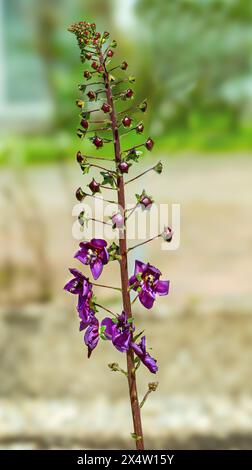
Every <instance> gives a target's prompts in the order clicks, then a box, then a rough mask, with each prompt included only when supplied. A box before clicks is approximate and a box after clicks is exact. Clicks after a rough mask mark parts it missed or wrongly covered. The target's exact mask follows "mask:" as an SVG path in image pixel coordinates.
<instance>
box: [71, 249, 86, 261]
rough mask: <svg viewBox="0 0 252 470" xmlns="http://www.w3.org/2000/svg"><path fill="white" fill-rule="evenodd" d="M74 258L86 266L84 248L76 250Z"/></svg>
mask: <svg viewBox="0 0 252 470" xmlns="http://www.w3.org/2000/svg"><path fill="white" fill-rule="evenodd" d="M74 258H76V259H78V260H79V261H80V262H81V263H83V264H88V259H87V249H86V247H85V248H84V247H83V248H81V249H80V250H78V251H77V253H75V255H74Z"/></svg>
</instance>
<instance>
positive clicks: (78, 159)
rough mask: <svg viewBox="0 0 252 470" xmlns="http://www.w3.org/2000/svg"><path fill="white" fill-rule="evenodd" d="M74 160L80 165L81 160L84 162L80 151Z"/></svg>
mask: <svg viewBox="0 0 252 470" xmlns="http://www.w3.org/2000/svg"><path fill="white" fill-rule="evenodd" d="M76 160H77V162H78V163H82V162H83V160H84V158H83V156H82V154H81V152H80V151H78V152H77V154H76Z"/></svg>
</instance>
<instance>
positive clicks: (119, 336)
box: [101, 312, 133, 352]
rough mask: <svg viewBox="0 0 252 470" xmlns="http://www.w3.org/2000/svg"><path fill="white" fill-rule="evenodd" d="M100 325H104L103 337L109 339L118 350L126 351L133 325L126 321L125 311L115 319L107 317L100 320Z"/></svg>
mask: <svg viewBox="0 0 252 470" xmlns="http://www.w3.org/2000/svg"><path fill="white" fill-rule="evenodd" d="M102 327H105V329H104V330H103V334H104V336H105V338H106V339H108V340H111V341H112V343H113V345H114V346H115V347H116V349H118V351H120V352H126V351H128V349H129V347H130V341H131V333H132V331H133V327H131V325H130V323H128V320H127V317H126V314H125V312H122V313H121V315H119V316H118V317H117V319H115V321H113V320H112V319H111V318H109V317H106V318H104V320H102V322H101V328H102Z"/></svg>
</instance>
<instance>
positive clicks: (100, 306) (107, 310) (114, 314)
mask: <svg viewBox="0 0 252 470" xmlns="http://www.w3.org/2000/svg"><path fill="white" fill-rule="evenodd" d="M95 305H96V307H99V308H102V309H103V310H105V312H108V313H110V314H111V315H113V316H114V317H116V318H117V315H116V313H114V312H112V310H109V308H106V307H104V306H103V305H100V304H97V303H95Z"/></svg>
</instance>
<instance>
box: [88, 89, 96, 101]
mask: <svg viewBox="0 0 252 470" xmlns="http://www.w3.org/2000/svg"><path fill="white" fill-rule="evenodd" d="M87 96H88V98H89V100H90V101H94V100H95V99H96V93H95V92H94V91H92V90H90V91H89V92H88V93H87Z"/></svg>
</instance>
